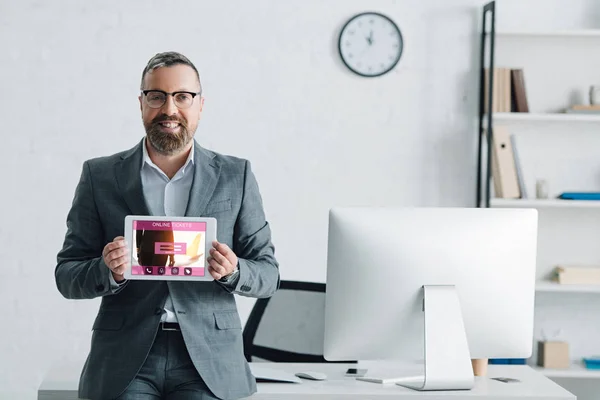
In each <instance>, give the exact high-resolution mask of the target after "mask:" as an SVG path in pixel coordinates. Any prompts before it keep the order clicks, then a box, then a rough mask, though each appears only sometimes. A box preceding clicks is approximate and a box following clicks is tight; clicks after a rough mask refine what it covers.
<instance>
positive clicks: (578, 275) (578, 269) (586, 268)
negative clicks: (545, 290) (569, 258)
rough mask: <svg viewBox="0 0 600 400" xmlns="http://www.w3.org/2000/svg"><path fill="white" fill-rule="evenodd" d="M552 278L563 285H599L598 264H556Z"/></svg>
mask: <svg viewBox="0 0 600 400" xmlns="http://www.w3.org/2000/svg"><path fill="white" fill-rule="evenodd" d="M552 280H553V281H554V282H557V283H559V284H563V285H600V265H598V266H596V265H558V266H557V267H556V268H555V269H554V274H553V277H552Z"/></svg>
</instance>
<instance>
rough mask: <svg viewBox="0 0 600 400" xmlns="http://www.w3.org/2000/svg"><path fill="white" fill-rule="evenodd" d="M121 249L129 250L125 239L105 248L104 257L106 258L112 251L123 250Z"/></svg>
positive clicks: (111, 243)
mask: <svg viewBox="0 0 600 400" xmlns="http://www.w3.org/2000/svg"><path fill="white" fill-rule="evenodd" d="M115 240H116V238H115ZM121 248H127V244H126V243H125V239H120V240H118V241H113V242H110V243H109V244H107V245H106V246H104V251H103V254H104V257H106V256H107V255H108V254H109V253H110V252H111V251H113V250H117V249H121Z"/></svg>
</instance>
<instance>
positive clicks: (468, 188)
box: [0, 0, 597, 398]
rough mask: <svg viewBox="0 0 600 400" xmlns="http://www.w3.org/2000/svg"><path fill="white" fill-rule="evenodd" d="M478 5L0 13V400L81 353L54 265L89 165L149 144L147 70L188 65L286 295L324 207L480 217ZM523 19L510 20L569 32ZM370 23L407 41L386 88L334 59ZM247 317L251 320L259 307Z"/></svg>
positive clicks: (84, 311)
mask: <svg viewBox="0 0 600 400" xmlns="http://www.w3.org/2000/svg"><path fill="white" fill-rule="evenodd" d="M482 3H483V2H482V1H479V0H455V1H448V0H436V1H416V0H414V1H409V0H405V1H400V0H398V1H396V0H380V1H373V0H371V1H367V0H344V1H342V0H337V1H333V0H331V1H319V0H305V1H302V2H300V1H293V2H292V1H285V2H275V1H264V0H263V1H254V2H244V1H233V2H216V1H214V2H207V1H204V2H201V1H170V2H168V3H167V2H161V1H141V0H138V1H129V2H121V1H118V0H106V1H96V2H84V1H75V0H63V1H55V2H41V1H34V0H23V1H12V2H9V1H7V0H4V1H2V2H0V65H2V69H1V72H0V89H1V92H2V93H3V94H2V97H1V100H0V105H1V108H0V116H1V117H2V139H3V144H4V149H3V150H4V151H3V152H2V157H0V167H1V168H2V169H3V170H4V171H5V175H4V184H3V186H2V197H1V198H2V200H1V203H0V204H1V205H2V207H1V209H2V215H3V218H2V219H3V223H2V224H1V225H0V243H2V245H0V258H1V259H2V260H3V261H4V268H2V269H0V301H1V302H2V304H3V305H4V307H3V311H4V313H3V314H4V318H3V323H1V324H0V327H1V328H0V398H5V397H6V398H9V396H10V398H34V397H35V395H34V393H35V389H36V388H37V386H38V384H39V382H40V381H41V379H42V376H43V374H44V371H45V370H46V369H47V368H48V367H49V366H50V365H51V364H52V363H53V362H55V361H56V360H59V359H63V358H77V357H83V356H84V355H85V354H86V352H87V349H88V346H89V339H90V333H91V332H90V329H91V324H92V320H93V318H94V317H95V314H96V310H97V307H98V304H99V302H98V301H97V300H92V301H68V300H65V299H64V298H62V297H61V296H60V295H59V293H58V291H57V290H56V287H55V284H54V275H53V273H54V266H55V257H56V253H57V252H58V250H59V249H60V247H61V244H62V240H63V237H64V232H65V218H66V214H67V211H68V209H69V206H70V203H71V200H72V196H73V191H74V188H75V185H76V183H77V180H78V177H79V174H80V171H81V164H82V162H83V161H84V160H86V159H88V158H90V157H95V156H100V155H105V154H110V153H114V152H117V151H120V150H123V149H126V148H129V147H131V146H133V145H134V144H135V143H136V142H137V141H138V140H139V139H140V138H141V137H142V135H143V134H144V132H143V128H142V124H141V120H140V115H139V105H138V101H137V94H138V86H139V80H140V74H141V70H142V68H143V67H144V65H145V63H146V62H147V60H148V59H149V57H151V56H152V55H154V54H155V53H157V52H160V51H166V50H176V51H180V52H182V53H184V54H186V55H187V56H188V57H190V58H191V59H192V60H193V61H194V62H195V63H196V65H197V66H198V68H199V70H200V73H201V76H202V79H203V84H204V88H205V94H206V103H205V113H204V118H203V120H202V121H201V124H200V126H199V129H198V131H197V138H198V140H199V141H200V143H201V144H202V145H204V146H205V147H208V148H210V149H213V150H216V151H219V152H223V153H229V154H234V155H237V156H241V157H246V158H249V159H250V160H251V161H252V162H253V168H254V171H255V173H256V176H257V178H258V181H259V184H260V187H261V190H262V194H263V198H264V204H265V208H266V211H267V217H268V219H269V220H270V222H271V224H272V229H273V240H274V243H275V245H276V255H277V257H278V259H279V261H280V263H281V275H282V277H283V278H284V279H298V280H312V281H321V282H322V281H324V280H325V252H326V240H325V239H326V227H327V210H328V208H329V207H331V206H334V205H448V206H462V205H466V206H472V205H474V186H475V182H474V181H475V146H476V141H475V138H476V121H475V116H476V110H477V85H476V82H477V75H476V68H477V61H478V60H477V57H478V52H479V47H478V46H479V40H478V35H477V30H478V27H479V26H478V21H479V15H480V9H479V6H480V5H481V4H482ZM524 3H525V2H520V3H514V2H513V5H512V6H510V5H509V6H510V7H513V9H514V10H515V13H516V14H517V15H518V14H519V13H526V14H529V15H531V14H534V15H536V16H539V15H546V14H548V15H547V18H545V19H544V18H542V19H538V20H537V21H538V22H539V21H541V23H545V22H548V23H553V22H557V21H563V19H561V16H564V15H565V14H564V12H555V11H552V9H550V8H547V7H545V8H542V9H541V10H540V11H537V12H533V11H532V9H529V8H528V7H526V6H524V5H523V4H524ZM526 3H527V4H528V5H529V7H533V5H534V4H535V5H539V4H540V3H541V2H540V1H537V2H533V1H529V2H526ZM543 3H544V5H548V4H550V3H556V4H562V5H563V6H562V7H563V8H564V7H565V6H564V4H566V3H565V2H564V1H563V2H562V3H561V2H558V1H554V2H552V1H545V2H543ZM588 3H589V4H590V5H588ZM591 4H593V3H592V2H591V0H590V2H586V1H580V2H572V1H571V2H569V6H568V9H569V10H571V11H572V12H570V14H569V15H571V14H572V17H573V18H571V19H569V21H575V19H577V21H575V22H573V23H574V24H586V23H588V22H589V20H588V19H587V15H588V14H589V12H590V9H591V8H592V6H591ZM509 6H507V7H509ZM364 10H377V11H381V12H384V13H386V14H388V15H389V16H390V17H392V18H393V19H395V20H396V21H397V23H398V24H399V26H400V29H401V30H402V33H403V36H404V39H405V50H404V54H403V56H402V59H401V61H400V64H399V65H398V67H397V69H396V70H395V71H394V72H392V73H391V74H389V75H387V76H385V77H382V78H380V79H364V78H359V77H357V76H354V75H352V74H351V73H350V72H348V71H347V70H346V69H345V68H344V67H343V65H342V63H341V62H340V60H339V57H338V55H337V53H336V35H337V33H338V32H339V29H340V27H341V26H342V25H343V23H344V22H345V20H346V19H347V18H349V17H350V16H351V15H353V14H354V13H357V12H361V11H364ZM595 11H597V10H595ZM544 13H546V14H544ZM505 18H507V17H505ZM538 18H539V17H538ZM546 20H547V21H546ZM239 304H240V312H241V314H242V319H243V320H244V319H245V318H246V316H247V315H248V312H249V309H250V307H251V305H252V301H248V300H246V299H242V300H241V301H240V303H239ZM8 393H13V394H12V395H8ZM17 393H19V394H18V395H17ZM2 394H4V395H2Z"/></svg>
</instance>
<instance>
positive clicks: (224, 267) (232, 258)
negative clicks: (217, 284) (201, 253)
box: [207, 240, 238, 280]
mask: <svg viewBox="0 0 600 400" xmlns="http://www.w3.org/2000/svg"><path fill="white" fill-rule="evenodd" d="M212 245H213V248H212V249H210V257H208V259H207V261H208V264H209V266H208V271H209V272H210V274H211V275H212V277H213V278H215V279H216V280H219V279H221V278H222V277H224V276H227V275H229V274H231V273H232V272H233V271H235V270H236V268H237V264H238V258H237V256H236V255H235V253H234V252H233V250H231V249H230V248H229V246H227V245H226V244H225V243H219V242H217V241H216V240H215V241H214V242H212Z"/></svg>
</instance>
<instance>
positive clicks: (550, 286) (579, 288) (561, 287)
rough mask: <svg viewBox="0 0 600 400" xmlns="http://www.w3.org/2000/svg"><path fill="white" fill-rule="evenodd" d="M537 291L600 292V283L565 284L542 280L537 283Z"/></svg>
mask: <svg viewBox="0 0 600 400" xmlns="http://www.w3.org/2000/svg"><path fill="white" fill-rule="evenodd" d="M535 291H536V292H552V293H556V292H561V293H600V285H565V284H559V283H556V282H551V281H542V282H537V283H536V284H535Z"/></svg>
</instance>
